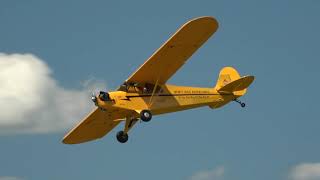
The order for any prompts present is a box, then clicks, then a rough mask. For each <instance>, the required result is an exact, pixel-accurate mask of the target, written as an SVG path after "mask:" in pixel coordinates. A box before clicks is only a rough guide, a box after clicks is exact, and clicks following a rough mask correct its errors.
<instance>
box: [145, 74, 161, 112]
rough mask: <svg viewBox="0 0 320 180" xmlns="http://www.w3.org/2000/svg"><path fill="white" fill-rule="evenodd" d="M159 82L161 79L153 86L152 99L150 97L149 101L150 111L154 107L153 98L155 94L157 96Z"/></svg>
mask: <svg viewBox="0 0 320 180" xmlns="http://www.w3.org/2000/svg"><path fill="white" fill-rule="evenodd" d="M158 82H159V77H158V79H157V81H156V84H155V85H154V86H153V90H152V94H151V97H150V100H149V105H148V106H149V109H150V107H151V105H152V98H153V96H154V94H155V92H156V90H157V86H158Z"/></svg>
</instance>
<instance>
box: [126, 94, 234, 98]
mask: <svg viewBox="0 0 320 180" xmlns="http://www.w3.org/2000/svg"><path fill="white" fill-rule="evenodd" d="M205 95H210V96H213V95H224V96H225V95H233V94H218V93H215V94H155V95H153V96H205ZM151 96H152V95H151V94H142V95H136V96H126V97H127V98H135V97H151Z"/></svg>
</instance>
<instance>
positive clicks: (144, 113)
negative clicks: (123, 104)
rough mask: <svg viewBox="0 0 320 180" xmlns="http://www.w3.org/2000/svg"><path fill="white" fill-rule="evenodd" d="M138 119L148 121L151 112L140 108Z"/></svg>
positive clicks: (150, 117)
mask: <svg viewBox="0 0 320 180" xmlns="http://www.w3.org/2000/svg"><path fill="white" fill-rule="evenodd" d="M140 119H141V120H142V121H144V122H149V121H150V120H151V119H152V114H151V112H150V111H149V110H142V111H141V112H140Z"/></svg>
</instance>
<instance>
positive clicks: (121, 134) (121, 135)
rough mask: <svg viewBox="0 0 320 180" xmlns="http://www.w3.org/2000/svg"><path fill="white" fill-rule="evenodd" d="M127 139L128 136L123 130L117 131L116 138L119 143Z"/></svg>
mask: <svg viewBox="0 0 320 180" xmlns="http://www.w3.org/2000/svg"><path fill="white" fill-rule="evenodd" d="M128 139H129V136H128V134H127V133H124V132H123V131H119V132H118V133H117V140H118V141H119V142H120V143H126V142H127V141H128Z"/></svg>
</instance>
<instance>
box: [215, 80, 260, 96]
mask: <svg viewBox="0 0 320 180" xmlns="http://www.w3.org/2000/svg"><path fill="white" fill-rule="evenodd" d="M253 80H254V76H244V77H242V78H240V79H237V80H234V81H232V82H230V83H228V84H226V85H225V86H223V87H221V88H220V89H218V92H225V93H232V92H234V91H242V90H245V89H246V88H248V87H249V85H250V84H251V83H252V82H253Z"/></svg>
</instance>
